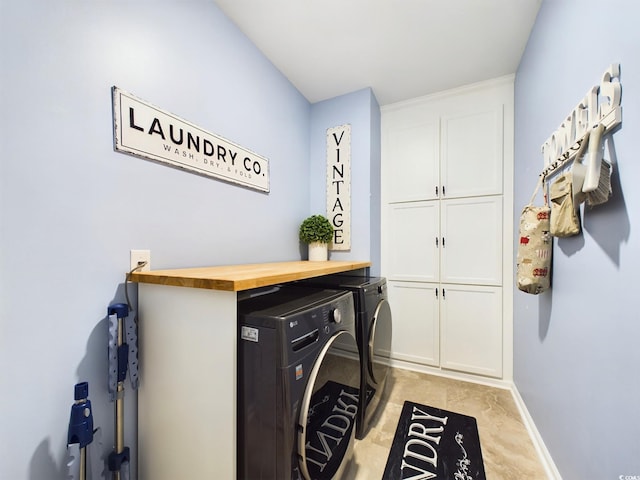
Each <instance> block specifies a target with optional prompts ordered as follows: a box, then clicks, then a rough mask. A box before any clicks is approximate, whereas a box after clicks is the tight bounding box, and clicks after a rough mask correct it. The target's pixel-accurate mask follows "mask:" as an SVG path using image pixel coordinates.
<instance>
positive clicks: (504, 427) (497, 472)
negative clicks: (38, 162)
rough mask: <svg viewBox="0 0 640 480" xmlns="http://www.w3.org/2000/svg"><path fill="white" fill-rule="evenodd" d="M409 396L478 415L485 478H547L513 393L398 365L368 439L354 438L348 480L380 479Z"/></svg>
mask: <svg viewBox="0 0 640 480" xmlns="http://www.w3.org/2000/svg"><path fill="white" fill-rule="evenodd" d="M405 400H409V401H412V402H416V403H422V404H424V405H429V406H432V407H436V408H442V409H445V410H449V411H452V412H457V413H461V414H464V415H469V416H472V417H474V418H475V419H476V421H477V423H478V433H479V435H480V444H481V448H482V458H483V460H484V467H485V473H486V476H487V479H489V480H511V479H517V480H522V479H525V478H526V479H532V480H544V479H545V478H546V475H545V471H544V468H543V466H542V464H541V462H540V460H539V458H538V455H537V453H536V451H535V448H534V446H533V443H532V441H531V438H530V437H529V434H528V432H527V429H526V427H525V425H524V422H523V421H522V418H521V417H520V413H519V411H518V408H517V406H516V404H515V402H514V400H513V397H512V396H511V392H509V391H508V390H503V389H500V388H494V387H488V386H485V385H479V384H475V383H469V382H463V381H459V380H453V379H449V378H444V377H439V376H436V375H427V374H423V373H419V372H413V371H409V370H402V369H397V368H394V369H391V371H390V377H389V379H388V382H387V392H386V394H385V398H384V399H383V402H381V407H382V408H380V409H379V410H378V412H377V413H376V416H375V417H374V422H375V423H374V425H373V426H372V427H371V429H370V431H369V432H368V434H367V436H366V438H364V439H363V440H358V441H356V445H355V448H354V458H353V460H352V462H351V464H350V465H349V467H348V469H347V470H346V474H345V479H349V480H350V479H354V480H375V479H380V478H382V474H383V473H384V467H385V465H386V461H387V455H388V453H389V448H390V446H391V442H392V441H393V435H394V434H395V431H396V426H397V422H398V418H399V417H400V411H401V410H402V405H403V403H404V401H405Z"/></svg>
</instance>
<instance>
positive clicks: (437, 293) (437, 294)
mask: <svg viewBox="0 0 640 480" xmlns="http://www.w3.org/2000/svg"><path fill="white" fill-rule="evenodd" d="M436 298H438V289H437V288H436Z"/></svg>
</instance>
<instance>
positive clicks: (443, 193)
mask: <svg viewBox="0 0 640 480" xmlns="http://www.w3.org/2000/svg"><path fill="white" fill-rule="evenodd" d="M445 195H446V193H445V191H444V185H442V196H443V197H444V196H445Z"/></svg>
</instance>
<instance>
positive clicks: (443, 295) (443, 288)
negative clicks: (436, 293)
mask: <svg viewBox="0 0 640 480" xmlns="http://www.w3.org/2000/svg"><path fill="white" fill-rule="evenodd" d="M444 295H445V294H444V288H443V289H442V299H443V300H444Z"/></svg>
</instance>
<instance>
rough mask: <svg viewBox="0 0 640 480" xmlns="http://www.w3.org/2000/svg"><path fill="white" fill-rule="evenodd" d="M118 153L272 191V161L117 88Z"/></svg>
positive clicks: (115, 126)
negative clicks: (270, 173)
mask: <svg viewBox="0 0 640 480" xmlns="http://www.w3.org/2000/svg"><path fill="white" fill-rule="evenodd" d="M112 94H113V138H114V146H115V150H116V151H117V152H124V153H129V154H131V155H135V156H136V157H140V158H145V159H148V160H155V161H157V162H161V163H165V164H168V165H171V166H174V167H178V168H182V169H184V170H188V171H191V172H193V173H198V174H201V175H205V176H207V177H214V178H218V179H220V180H225V181H227V182H231V183H236V184H238V185H242V186H244V187H249V188H253V189H254V190H260V191H262V192H268V191H269V161H268V160H267V159H266V158H264V157H261V156H260V155H257V154H255V153H253V152H251V151H249V150H247V149H245V148H243V147H241V146H239V145H236V144H235V143H232V142H230V141H228V140H226V139H224V138H222V137H220V136H218V135H214V134H213V133H209V132H207V131H206V130H203V129H201V128H200V127H197V126H195V125H194V124H192V123H189V122H187V121H185V120H182V119H181V118H179V117H176V116H175V115H173V114H171V113H169V112H166V111H164V110H161V109H160V108H158V107H154V106H153V105H151V104H149V103H146V102H144V101H142V100H140V99H139V98H136V97H134V96H133V95H131V94H130V93H127V92H125V91H123V90H120V89H119V88H118V87H113V89H112Z"/></svg>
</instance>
